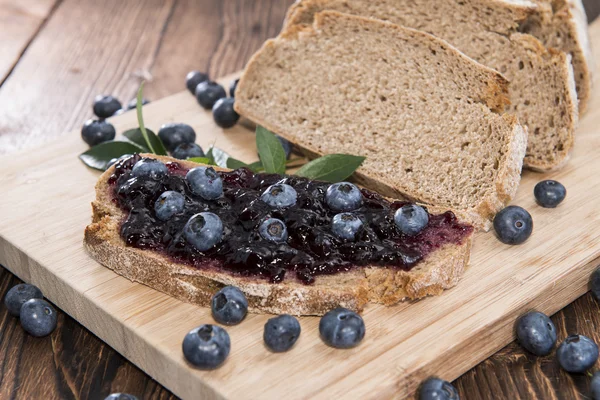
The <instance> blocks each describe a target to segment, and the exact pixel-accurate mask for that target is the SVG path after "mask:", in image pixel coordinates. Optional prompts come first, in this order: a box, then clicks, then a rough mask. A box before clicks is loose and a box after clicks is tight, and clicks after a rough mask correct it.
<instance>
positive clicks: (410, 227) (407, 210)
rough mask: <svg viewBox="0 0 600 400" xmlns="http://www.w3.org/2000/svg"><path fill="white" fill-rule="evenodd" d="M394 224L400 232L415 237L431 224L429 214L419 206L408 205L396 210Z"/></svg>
mask: <svg viewBox="0 0 600 400" xmlns="http://www.w3.org/2000/svg"><path fill="white" fill-rule="evenodd" d="M394 223H395V224H396V227H397V228H398V230H399V231H400V232H402V233H404V234H405V235H408V236H415V235H417V234H418V233H419V232H421V231H422V230H423V229H425V227H426V226H427V224H428V223H429V214H428V213H427V211H426V210H425V209H424V208H423V207H421V206H419V205H416V204H407V205H404V206H402V207H400V208H399V209H398V210H396V212H395V213H394Z"/></svg>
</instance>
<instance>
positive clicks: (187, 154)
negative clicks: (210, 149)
mask: <svg viewBox="0 0 600 400" xmlns="http://www.w3.org/2000/svg"><path fill="white" fill-rule="evenodd" d="M171 155H172V156H173V157H174V158H177V159H179V160H186V159H188V158H191V157H204V155H205V154H204V150H202V147H200V146H198V145H197V144H196V143H181V144H180V145H179V146H177V147H176V148H175V150H173V152H172V153H171Z"/></svg>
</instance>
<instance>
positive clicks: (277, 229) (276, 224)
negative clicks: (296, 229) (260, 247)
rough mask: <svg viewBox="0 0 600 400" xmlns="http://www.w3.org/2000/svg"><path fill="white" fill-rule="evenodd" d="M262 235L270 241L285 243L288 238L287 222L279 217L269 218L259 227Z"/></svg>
mask: <svg viewBox="0 0 600 400" xmlns="http://www.w3.org/2000/svg"><path fill="white" fill-rule="evenodd" d="M258 233H259V234H260V236H261V237H262V238H263V239H265V240H268V241H270V242H275V243H283V242H285V241H287V239H288V231H287V227H286V226H285V222H283V221H282V220H280V219H277V218H267V219H266V220H264V221H263V222H262V223H261V224H260V226H259V227H258Z"/></svg>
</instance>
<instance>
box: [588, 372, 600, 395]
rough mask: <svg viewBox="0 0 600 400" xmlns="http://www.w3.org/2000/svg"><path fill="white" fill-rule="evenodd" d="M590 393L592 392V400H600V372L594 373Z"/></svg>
mask: <svg viewBox="0 0 600 400" xmlns="http://www.w3.org/2000/svg"><path fill="white" fill-rule="evenodd" d="M590 391H591V392H592V400H600V371H596V372H594V376H592V381H591V382H590Z"/></svg>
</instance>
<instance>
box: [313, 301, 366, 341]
mask: <svg viewBox="0 0 600 400" xmlns="http://www.w3.org/2000/svg"><path fill="white" fill-rule="evenodd" d="M319 333H320V334H321V339H323V342H325V344H327V345H329V346H331V347H335V348H337V349H350V348H352V347H356V346H358V344H359V343H360V342H361V341H362V340H363V338H364V337H365V323H364V321H363V319H362V317H361V316H360V315H358V314H357V313H355V312H354V311H350V310H348V309H346V308H341V307H340V308H336V309H334V310H331V311H329V312H328V313H327V314H325V315H323V317H321V321H319Z"/></svg>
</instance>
